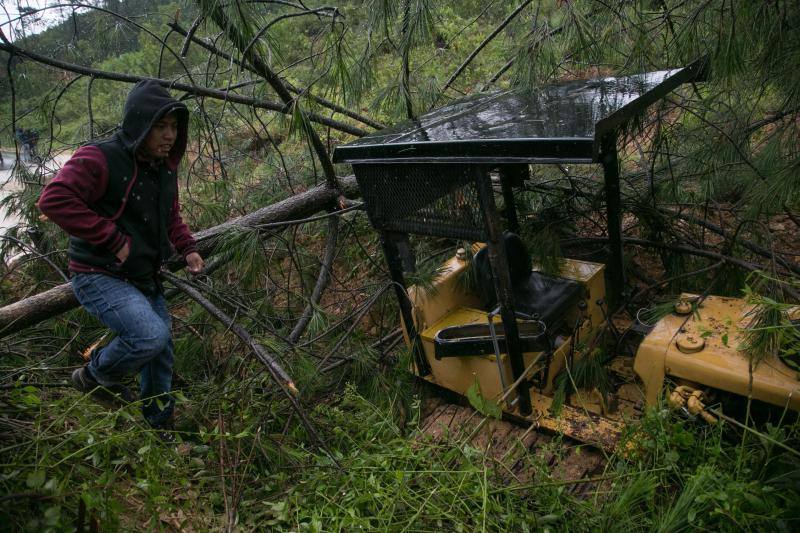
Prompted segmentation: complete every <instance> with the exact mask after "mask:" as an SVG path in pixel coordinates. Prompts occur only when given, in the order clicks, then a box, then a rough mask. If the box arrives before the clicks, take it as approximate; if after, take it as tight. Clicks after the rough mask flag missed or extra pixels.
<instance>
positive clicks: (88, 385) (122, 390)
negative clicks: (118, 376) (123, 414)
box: [72, 366, 137, 403]
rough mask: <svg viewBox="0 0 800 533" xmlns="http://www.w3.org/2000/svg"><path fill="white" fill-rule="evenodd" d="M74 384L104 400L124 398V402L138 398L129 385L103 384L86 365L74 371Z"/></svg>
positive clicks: (82, 390) (79, 388) (77, 387)
mask: <svg viewBox="0 0 800 533" xmlns="http://www.w3.org/2000/svg"><path fill="white" fill-rule="evenodd" d="M72 385H73V386H74V387H75V388H76V389H78V390H79V391H81V392H83V393H84V394H91V395H92V396H94V397H95V398H97V399H99V400H103V401H109V400H110V401H118V400H122V402H123V403H132V402H135V401H136V399H137V398H136V395H135V394H134V393H133V392H131V390H130V389H129V388H128V387H126V386H125V385H122V384H120V383H114V384H113V385H101V384H100V383H98V382H97V380H95V379H94V378H93V377H92V375H91V374H90V373H89V371H88V370H87V369H86V367H85V366H82V367H80V368H78V369H75V371H73V372H72Z"/></svg>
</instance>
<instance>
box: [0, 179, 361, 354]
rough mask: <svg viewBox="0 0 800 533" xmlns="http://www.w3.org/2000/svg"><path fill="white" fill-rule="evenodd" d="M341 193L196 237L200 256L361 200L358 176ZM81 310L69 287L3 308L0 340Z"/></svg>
mask: <svg viewBox="0 0 800 533" xmlns="http://www.w3.org/2000/svg"><path fill="white" fill-rule="evenodd" d="M339 184H340V186H341V190H340V191H334V190H331V189H330V188H328V187H327V185H319V186H317V187H314V188H313V189H309V190H308V191H306V192H303V193H300V194H296V195H294V196H290V197H289V198H286V199H285V200H281V201H280V202H276V203H274V204H272V205H269V206H267V207H263V208H261V209H259V210H258V211H254V212H252V213H249V214H247V215H244V216H241V217H238V218H235V219H232V220H228V221H227V222H224V223H222V224H219V225H218V226H214V227H212V228H208V229H206V230H203V231H200V232H198V233H195V235H194V237H195V239H197V248H198V252H199V253H200V255H202V256H203V257H205V258H209V257H211V256H213V255H214V254H216V253H217V252H219V251H224V250H220V249H219V244H220V241H221V237H222V236H223V235H225V234H227V233H229V232H230V231H235V230H241V229H258V228H259V226H260V225H261V224H271V223H275V222H286V221H292V220H298V219H302V218H304V217H306V216H308V215H309V214H312V213H317V212H319V211H321V210H323V209H325V208H330V207H331V206H333V205H335V202H337V201H338V199H339V193H340V192H341V193H342V194H343V195H344V196H345V197H346V198H356V197H358V195H359V194H360V193H359V190H358V185H357V183H356V180H355V177H354V176H346V177H344V178H340V179H339ZM184 266H185V263H184V261H183V259H182V258H180V257H178V256H174V257H173V258H171V259H170V261H169V262H168V263H167V268H169V269H170V270H179V269H181V268H183V267H184ZM76 307H78V301H77V300H76V299H75V295H74V294H73V292H72V287H71V286H70V284H69V283H64V284H62V285H58V286H56V287H53V288H52V289H50V290H47V291H44V292H41V293H39V294H35V295H33V296H29V297H27V298H25V299H23V300H20V301H18V302H14V303H11V304H8V305H6V306H4V307H0V338H2V337H5V336H7V335H10V334H12V333H16V332H17V331H21V330H23V329H25V328H27V327H30V326H33V325H35V324H38V323H39V322H42V321H44V320H47V319H48V318H53V317H54V316H57V315H60V314H61V313H65V312H67V311H69V310H71V309H74V308H76Z"/></svg>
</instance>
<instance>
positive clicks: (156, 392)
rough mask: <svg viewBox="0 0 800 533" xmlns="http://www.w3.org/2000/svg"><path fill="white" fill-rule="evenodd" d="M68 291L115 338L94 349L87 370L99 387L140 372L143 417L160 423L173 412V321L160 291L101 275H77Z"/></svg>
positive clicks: (154, 425) (151, 421) (153, 422)
mask: <svg viewBox="0 0 800 533" xmlns="http://www.w3.org/2000/svg"><path fill="white" fill-rule="evenodd" d="M72 290H73V291H74V292H75V296H76V297H77V298H78V301H79V302H80V303H81V305H82V306H83V307H84V308H85V309H86V310H87V311H88V312H89V313H91V314H92V315H94V316H95V317H97V319H98V320H100V322H102V323H103V324H105V325H106V326H107V327H108V328H109V329H110V330H111V331H113V332H114V333H116V335H117V336H116V337H115V338H114V340H112V341H111V342H110V343H108V344H107V345H106V346H104V347H103V348H101V349H98V350H95V351H94V352H93V353H92V357H91V360H90V361H89V365H88V368H89V372H90V373H91V375H92V377H93V378H94V379H95V380H96V381H97V382H98V383H100V384H101V385H112V384H114V383H118V382H119V381H120V379H122V378H123V377H125V376H129V375H131V374H135V373H136V372H139V385H140V395H139V397H140V399H141V400H142V411H143V413H144V417H145V419H146V420H147V421H148V422H149V423H150V425H151V426H153V427H160V426H163V425H164V423H165V422H167V420H169V418H170V416H171V415H172V410H173V406H174V403H175V401H174V399H173V398H172V396H171V395H170V394H169V392H170V389H171V387H172V361H173V356H172V352H173V346H172V334H171V331H170V326H171V320H170V317H169V311H168V310H167V303H166V300H164V296H163V295H162V294H158V295H156V296H147V295H145V294H144V293H142V291H140V290H139V289H137V288H136V287H134V286H133V285H131V284H130V283H128V282H127V281H124V280H121V279H117V278H114V277H112V276H107V275H105V274H75V276H74V277H73V278H72Z"/></svg>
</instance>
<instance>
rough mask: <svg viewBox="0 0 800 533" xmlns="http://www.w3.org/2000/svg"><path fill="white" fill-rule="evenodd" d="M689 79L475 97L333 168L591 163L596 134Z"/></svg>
mask: <svg viewBox="0 0 800 533" xmlns="http://www.w3.org/2000/svg"><path fill="white" fill-rule="evenodd" d="M693 76H694V71H693V70H692V67H686V68H681V69H672V70H662V71H657V72H648V73H644V74H637V75H632V76H623V77H616V78H615V77H607V78H599V79H592V80H576V81H570V82H563V83H559V84H556V85H550V86H545V87H540V88H537V89H534V90H530V91H519V90H507V91H498V92H493V93H485V94H478V95H474V96H470V97H467V98H464V99H461V100H458V101H455V102H453V103H451V104H449V105H446V106H444V107H441V108H439V109H436V110H433V111H431V112H429V113H427V114H425V115H423V116H421V117H419V119H418V120H415V121H406V122H403V123H401V124H398V125H397V126H394V127H391V128H387V129H384V130H381V131H379V132H376V133H373V134H372V135H369V136H367V137H364V138H362V139H359V140H357V141H355V142H353V143H350V144H348V145H346V146H341V147H338V148H337V149H336V151H335V153H334V160H335V162H355V161H359V160H360V161H361V162H367V161H368V160H369V161H371V162H375V160H376V159H377V160H379V159H381V158H386V159H392V160H397V159H399V160H403V159H405V160H408V161H411V160H416V161H422V160H426V161H429V160H430V158H445V159H444V160H445V161H446V160H448V159H451V160H452V159H456V160H459V161H465V160H470V159H474V158H478V159H485V158H490V159H491V160H493V161H498V160H499V159H502V158H511V159H514V158H521V159H528V160H536V159H548V158H552V159H559V160H561V159H573V160H575V159H577V160H581V159H590V160H596V159H595V156H596V154H595V152H596V146H595V144H596V142H597V141H599V139H600V137H601V135H602V134H603V133H604V132H606V131H608V130H610V129H613V128H614V127H616V126H618V125H619V124H621V123H622V122H624V121H625V120H628V119H630V118H632V117H633V116H635V115H636V114H637V113H640V112H641V111H642V110H644V109H645V108H646V107H647V106H648V105H650V104H652V103H653V102H655V101H656V100H657V99H659V98H661V97H663V96H664V95H665V94H667V93H668V92H669V91H671V90H672V89H674V88H675V87H677V86H678V85H680V84H681V83H683V82H685V81H687V80H688V79H691V77H693Z"/></svg>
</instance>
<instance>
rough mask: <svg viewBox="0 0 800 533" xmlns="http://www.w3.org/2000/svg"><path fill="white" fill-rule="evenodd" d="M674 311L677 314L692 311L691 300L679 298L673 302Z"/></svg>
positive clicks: (687, 313)
mask: <svg viewBox="0 0 800 533" xmlns="http://www.w3.org/2000/svg"><path fill="white" fill-rule="evenodd" d="M675 312H676V313H677V314H679V315H689V314H691V313H692V302H690V301H689V300H686V299H684V298H681V299H680V300H678V301H677V302H675Z"/></svg>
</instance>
